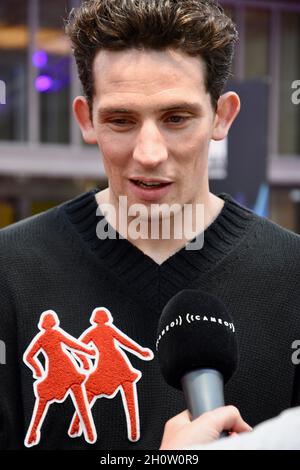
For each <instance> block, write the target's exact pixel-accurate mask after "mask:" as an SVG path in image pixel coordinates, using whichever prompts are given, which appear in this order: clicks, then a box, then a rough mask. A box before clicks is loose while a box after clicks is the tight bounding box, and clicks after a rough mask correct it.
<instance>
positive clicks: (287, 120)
mask: <svg viewBox="0 0 300 470" xmlns="http://www.w3.org/2000/svg"><path fill="white" fill-rule="evenodd" d="M299 44H300V14H299V13H296V12H295V13H282V17H281V54H280V84H279V85H280V116H279V118H280V129H279V153H280V154H281V155H300V132H299V129H300V105H299V104H298V105H297V104H293V102H292V98H291V97H292V93H293V92H294V91H295V90H293V89H292V83H293V82H294V81H295V80H300V49H299Z"/></svg>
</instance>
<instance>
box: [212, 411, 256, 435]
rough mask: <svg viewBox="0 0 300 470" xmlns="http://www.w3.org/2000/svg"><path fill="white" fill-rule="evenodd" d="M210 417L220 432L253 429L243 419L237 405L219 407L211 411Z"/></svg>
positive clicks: (237, 431)
mask: <svg viewBox="0 0 300 470" xmlns="http://www.w3.org/2000/svg"><path fill="white" fill-rule="evenodd" d="M203 416H204V415H203ZM210 418H211V419H212V420H213V422H214V423H215V425H216V428H217V430H218V432H222V431H224V430H228V431H231V432H236V433H239V432H249V431H252V428H251V426H249V425H248V424H247V423H246V421H244V420H243V418H242V417H241V414H240V412H239V410H238V409H237V408H236V407H235V406H225V407H221V408H217V409H215V410H213V411H212V412H211V416H210Z"/></svg>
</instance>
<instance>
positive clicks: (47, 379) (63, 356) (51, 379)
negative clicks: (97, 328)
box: [23, 310, 97, 447]
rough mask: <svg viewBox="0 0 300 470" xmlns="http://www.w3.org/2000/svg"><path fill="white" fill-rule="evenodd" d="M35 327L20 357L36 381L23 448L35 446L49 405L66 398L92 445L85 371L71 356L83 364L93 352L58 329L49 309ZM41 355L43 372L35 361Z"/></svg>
mask: <svg viewBox="0 0 300 470" xmlns="http://www.w3.org/2000/svg"><path fill="white" fill-rule="evenodd" d="M38 327H39V329H40V330H41V332H40V333H38V334H37V335H36V337H35V338H33V340H32V341H31V343H30V345H29V346H28V348H27V349H26V351H25V353H24V355H23V360H24V362H25V364H26V365H27V366H28V367H30V368H31V369H32V371H33V377H34V378H35V379H37V380H36V382H35V383H34V394H35V397H36V401H35V406H34V411H33V416H32V419H31V422H30V425H29V428H28V431H27V435H26V438H25V445H26V447H31V446H34V445H37V444H38V443H39V441H40V438H41V427H42V424H43V422H44V419H45V417H46V415H47V412H48V408H49V406H50V404H51V403H53V402H59V403H61V402H63V401H64V400H65V399H66V398H67V396H68V395H70V396H71V398H72V401H73V403H74V406H75V409H76V413H78V415H79V416H80V423H81V426H82V428H83V432H84V436H85V439H86V441H87V442H89V443H93V442H95V441H96V438H97V434H96V430H95V425H94V422H93V417H92V414H91V410H90V407H89V404H88V400H87V396H86V390H85V387H84V381H85V380H86V378H87V374H88V371H85V370H84V369H82V368H80V367H79V365H78V363H77V362H76V360H75V358H74V355H75V354H76V356H77V358H79V359H81V360H83V359H84V360H85V361H87V358H86V356H90V357H95V354H96V352H95V350H93V349H92V348H90V347H88V346H87V345H86V344H83V343H81V342H80V341H78V340H77V339H76V338H73V337H72V336H70V335H69V334H68V333H66V332H65V331H64V330H62V329H61V328H59V319H58V317H57V314H56V313H55V312H54V311H53V310H48V311H46V312H43V313H42V315H41V317H40V321H39V324H38ZM41 352H42V353H43V355H44V357H45V369H44V368H43V366H42V364H41V363H40V361H39V360H38V359H37V356H38V355H39V354H40V353H41ZM78 352H80V355H79V354H78Z"/></svg>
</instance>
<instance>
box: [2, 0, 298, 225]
mask: <svg viewBox="0 0 300 470" xmlns="http://www.w3.org/2000/svg"><path fill="white" fill-rule="evenodd" d="M79 3H80V0H0V227H4V226H6V225H9V224H11V223H14V222H15V221H18V220H20V219H23V218H25V217H28V216H31V215H33V214H36V213H39V212H41V211H43V210H46V209H48V208H50V207H52V206H54V205H57V204H59V203H61V202H64V201H66V200H68V199H71V198H72V197H74V196H76V195H78V194H80V193H82V192H84V191H85V190H88V189H90V188H93V187H98V188H99V189H101V188H103V187H105V186H106V178H105V174H104V170H103V165H102V162H101V156H100V155H99V150H98V149H97V148H95V147H90V146H87V145H85V144H84V143H83V141H82V138H81V135H80V131H79V128H78V126H77V124H76V122H75V120H74V118H73V116H72V112H71V106H72V101H73V98H74V97H75V96H76V95H77V94H81V87H80V83H79V81H78V79H77V72H76V67H75V64H74V61H73V58H72V57H71V51H70V46H69V43H68V40H67V38H66V37H65V35H64V29H63V28H64V26H63V24H64V19H65V18H66V17H67V14H68V12H69V11H70V10H71V8H73V7H76V6H78V4H79ZM219 3H220V4H221V5H222V6H223V7H224V8H225V11H226V12H227V14H228V15H230V16H231V17H232V18H233V19H234V21H235V22H236V24H237V27H238V30H239V34H240V41H239V44H238V47H237V49H236V56H235V61H234V69H233V77H232V80H231V82H230V84H229V88H230V89H234V90H236V91H237V92H238V93H239V94H240V96H241V99H242V111H241V114H240V116H239V118H238V120H237V122H236V123H235V124H234V126H233V129H232V132H231V135H230V136H229V138H228V140H227V141H226V142H222V143H221V144H219V145H215V144H212V147H211V152H210V179H211V188H212V190H213V192H223V191H224V192H229V193H230V194H232V196H233V197H235V199H237V200H238V201H239V202H241V203H242V204H244V205H246V206H248V207H249V208H250V209H252V210H255V211H256V212H257V213H258V214H260V215H263V216H266V217H268V218H270V219H271V220H273V221H274V222H276V223H278V224H280V225H282V226H284V227H286V228H288V229H291V230H293V231H295V232H298V233H300V103H299V104H297V103H298V102H299V101H300V0H299V1H296V0H249V1H247V0H239V1H238V0H220V2H219ZM297 90H299V92H298V93H297Z"/></svg>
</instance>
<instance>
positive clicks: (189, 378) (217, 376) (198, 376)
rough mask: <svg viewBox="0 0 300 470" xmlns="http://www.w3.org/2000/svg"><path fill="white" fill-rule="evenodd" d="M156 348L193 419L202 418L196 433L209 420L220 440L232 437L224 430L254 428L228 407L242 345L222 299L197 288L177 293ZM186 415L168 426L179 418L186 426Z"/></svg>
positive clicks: (193, 427) (164, 317)
mask: <svg viewBox="0 0 300 470" xmlns="http://www.w3.org/2000/svg"><path fill="white" fill-rule="evenodd" d="M156 349H157V352H158V360H159V362H160V366H161V371H162V375H163V376H164V378H165V380H166V382H167V383H168V384H169V385H171V386H173V387H175V388H177V389H179V390H183V392H184V395H185V399H186V402H187V406H188V409H189V412H190V416H191V419H192V420H196V421H194V423H192V424H191V425H190V428H189V431H190V433H191V434H193V431H194V430H196V429H197V426H200V427H201V426H202V427H203V426H204V423H206V427H207V432H208V433H209V429H210V430H212V429H214V431H215V434H216V436H215V439H216V438H217V437H219V436H220V435H221V436H226V435H227V433H222V431H224V430H228V431H230V430H233V431H235V432H241V430H243V431H246V430H247V431H249V430H250V429H251V428H250V427H249V426H248V425H247V424H246V423H245V422H244V421H243V420H242V419H241V417H240V415H239V412H238V410H237V409H236V408H234V407H225V408H224V384H225V383H226V382H227V381H228V380H229V379H230V378H231V376H232V375H233V373H234V372H235V370H236V368H237V363H238V348H237V339H236V335H235V327H234V324H233V321H232V319H231V317H230V315H229V313H228V312H227V310H226V307H225V305H224V304H223V303H222V302H221V301H220V300H219V299H217V298H216V297H214V296H212V295H210V294H207V293H204V292H201V291H199V290H191V289H186V290H183V291H181V292H179V293H178V294H176V295H175V296H174V297H173V298H172V299H170V301H169V302H168V303H167V304H166V306H165V307H164V309H163V312H162V315H161V318H160V320H159V325H158V333H157V342H156ZM220 407H222V408H220ZM212 410H216V411H215V412H212ZM207 412H212V413H211V414H210V415H211V416H209V413H207ZM184 413H185V414H181V415H178V416H177V417H175V418H173V422H172V420H170V421H169V422H168V429H170V428H172V426H174V419H176V422H175V424H176V426H179V427H180V425H181V423H182V426H183V424H184V420H186V419H189V418H188V415H187V413H186V412H184ZM204 413H205V414H206V415H205V414H204ZM199 416H200V417H201V418H202V419H201V418H199ZM197 418H198V420H197ZM211 420H212V421H211ZM214 420H215V421H214ZM185 424H186V421H185ZM221 425H222V426H224V427H223V428H222V427H221V428H220V426H221ZM219 428H220V429H219ZM166 432H168V434H169V431H168V430H167V429H166V431H165V434H166ZM164 437H165V436H164ZM197 442H199V440H198V441H197ZM205 442H208V441H207V440H206V441H205Z"/></svg>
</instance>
